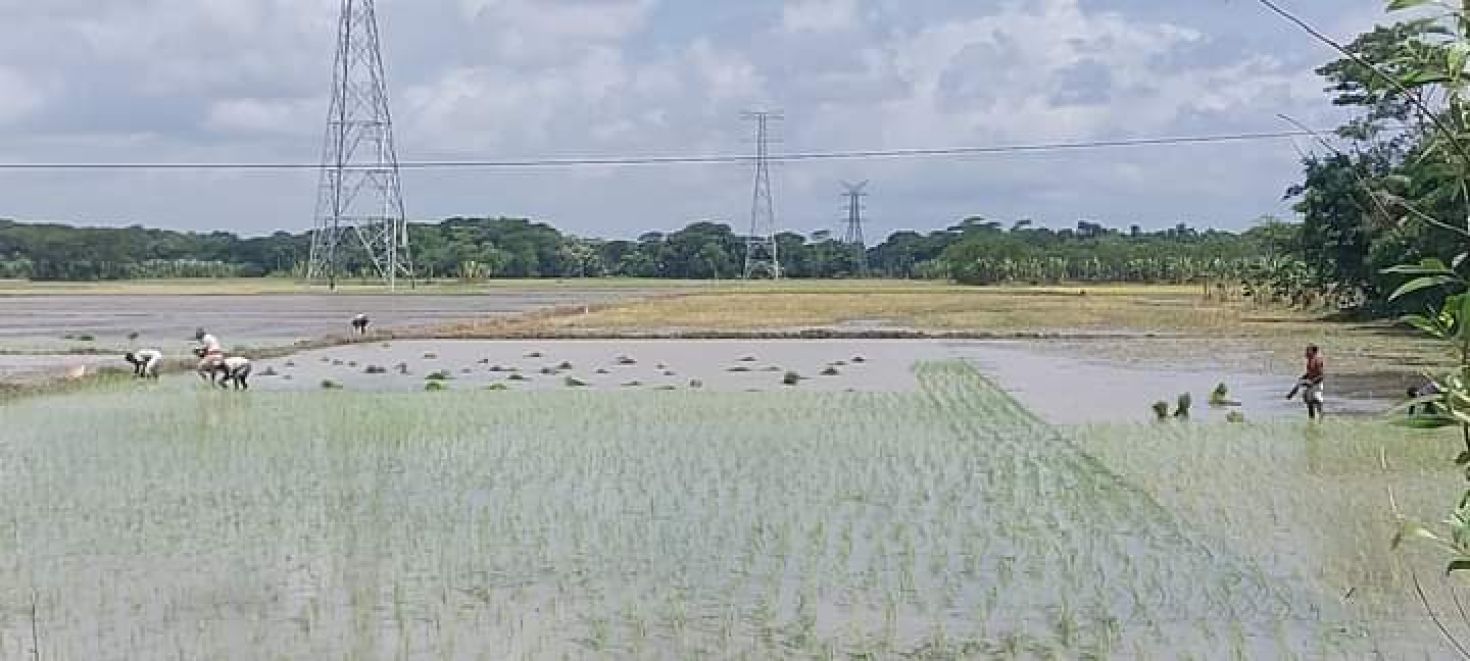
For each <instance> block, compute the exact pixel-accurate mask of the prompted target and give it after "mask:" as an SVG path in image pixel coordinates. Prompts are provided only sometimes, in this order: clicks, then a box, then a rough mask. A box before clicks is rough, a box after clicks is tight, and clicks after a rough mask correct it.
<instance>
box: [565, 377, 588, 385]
mask: <svg viewBox="0 0 1470 661" xmlns="http://www.w3.org/2000/svg"><path fill="white" fill-rule="evenodd" d="M562 383H564V384H566V386H567V387H568V388H586V387H587V382H586V381H583V380H581V379H579V378H577V377H575V376H569V377H567V378H565V379H563V380H562Z"/></svg>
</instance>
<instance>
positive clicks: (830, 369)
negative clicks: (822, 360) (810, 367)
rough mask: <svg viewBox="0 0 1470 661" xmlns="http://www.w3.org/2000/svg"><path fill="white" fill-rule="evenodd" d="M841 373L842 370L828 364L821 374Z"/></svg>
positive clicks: (833, 374)
mask: <svg viewBox="0 0 1470 661" xmlns="http://www.w3.org/2000/svg"><path fill="white" fill-rule="evenodd" d="M841 373H842V372H839V371H837V367H836V366H835V365H828V366H827V369H824V370H822V376H837V375H839V374H841Z"/></svg>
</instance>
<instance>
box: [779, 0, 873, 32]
mask: <svg viewBox="0 0 1470 661" xmlns="http://www.w3.org/2000/svg"><path fill="white" fill-rule="evenodd" d="M857 24H858V4H857V0H787V2H786V5H785V6H784V7H782V8H781V28H782V29H783V30H785V31H787V32H840V31H842V30H849V29H852V28H854V27H857Z"/></svg>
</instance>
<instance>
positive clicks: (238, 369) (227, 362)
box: [214, 356, 251, 390]
mask: <svg viewBox="0 0 1470 661" xmlns="http://www.w3.org/2000/svg"><path fill="white" fill-rule="evenodd" d="M214 370H215V371H216V372H218V373H219V374H220V375H221V376H223V377H224V378H222V379H220V381H219V385H220V387H221V388H228V387H230V384H232V383H233V384H234V385H235V389H236V390H249V389H250V384H249V383H248V382H247V380H248V379H249V378H250V370H251V366H250V359H249V358H244V357H241V356H231V357H229V358H226V359H224V360H222V361H220V362H219V363H218V364H217V365H216V366H215V368H214Z"/></svg>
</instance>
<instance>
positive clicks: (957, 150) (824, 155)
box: [0, 129, 1331, 170]
mask: <svg viewBox="0 0 1470 661" xmlns="http://www.w3.org/2000/svg"><path fill="white" fill-rule="evenodd" d="M1329 132H1331V130H1330V129H1327V130H1323V131H1319V132H1313V131H1302V130H1291V131H1284V130H1283V131H1269V132H1261V133H1227V134H1218V135H1199V136H1172V137H1158V138H1124V139H1117V140H1091V141H1084V142H1048V143H1036V144H1019V145H992V146H980V147H946V148H935V149H872V150H857V151H817V152H792V153H785V154H770V155H769V156H767V159H766V160H768V161H771V162H788V163H789V162H801V161H841V160H864V159H900V158H943V157H955V156H989V155H997V154H1021V153H1046V152H1062V151H1083V150H1094V149H1113V148H1127V147H1162V146H1189V145H1208V144H1222V143H1234V142H1263V141H1270V140H1286V139H1292V138H1302V137H1312V136H1313V135H1314V133H1329ZM756 160H757V157H756V156H752V155H749V154H709V155H683V156H589V157H569V158H526V159H506V160H422V161H400V162H399V164H398V167H399V169H402V170H449V169H515V168H573V167H597V166H644V165H711V164H724V163H753V162H755V161H756ZM320 168H321V164H320V163H292V162H255V163H250V162H197V163H189V162H160V163H148V162H113V163H104V162H70V163H13V162H12V163H0V170H319V169H320Z"/></svg>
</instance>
